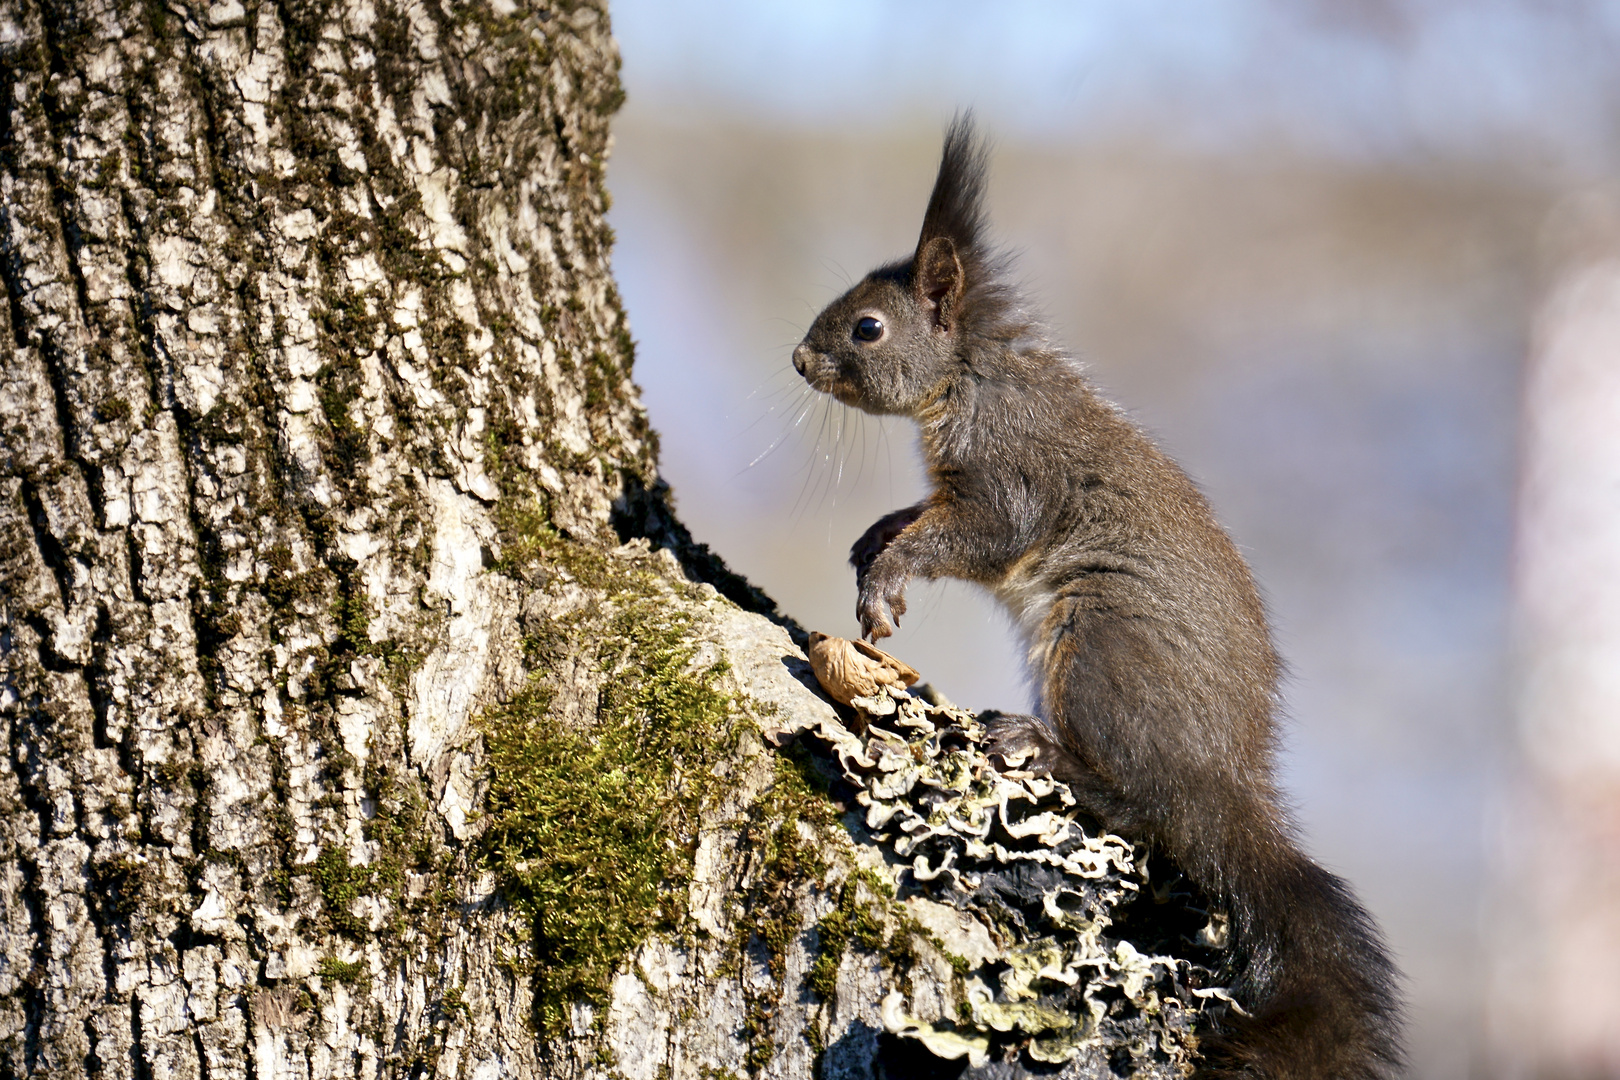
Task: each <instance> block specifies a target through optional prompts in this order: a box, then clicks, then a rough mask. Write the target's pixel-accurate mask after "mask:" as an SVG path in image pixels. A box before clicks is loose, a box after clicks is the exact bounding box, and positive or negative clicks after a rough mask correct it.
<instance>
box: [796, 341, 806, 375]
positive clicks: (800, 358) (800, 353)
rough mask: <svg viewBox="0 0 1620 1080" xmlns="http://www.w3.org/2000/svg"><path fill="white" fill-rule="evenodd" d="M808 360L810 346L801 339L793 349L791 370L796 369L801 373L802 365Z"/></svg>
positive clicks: (802, 372)
mask: <svg viewBox="0 0 1620 1080" xmlns="http://www.w3.org/2000/svg"><path fill="white" fill-rule="evenodd" d="M809 362H810V346H808V345H806V344H805V343H804V342H802V341H801V342H799V344H798V345H797V346H796V347H795V348H794V350H793V370H794V371H797V372H798V373H799V374H800V375H803V374H804V366H805V365H806V364H808V363H809Z"/></svg>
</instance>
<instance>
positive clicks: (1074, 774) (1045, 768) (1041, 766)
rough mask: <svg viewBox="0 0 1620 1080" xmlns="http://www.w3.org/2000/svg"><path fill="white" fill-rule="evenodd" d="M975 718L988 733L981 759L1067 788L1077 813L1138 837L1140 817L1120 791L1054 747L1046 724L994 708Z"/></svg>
mask: <svg viewBox="0 0 1620 1080" xmlns="http://www.w3.org/2000/svg"><path fill="white" fill-rule="evenodd" d="M979 719H980V720H981V721H983V723H984V724H985V726H986V728H987V729H988V730H987V732H986V734H985V739H984V752H985V755H986V756H987V757H991V758H995V759H997V761H998V765H999V767H1001V768H1010V769H1018V770H1020V771H1023V772H1029V773H1034V774H1035V775H1036V776H1049V777H1051V778H1052V779H1053V780H1061V781H1062V782H1063V783H1065V784H1067V785H1069V790H1070V791H1071V792H1072V793H1073V794H1074V797H1075V800H1076V801H1077V802H1079V804H1080V806H1081V808H1083V809H1084V810H1085V811H1086V812H1087V813H1088V814H1090V815H1091V816H1092V817H1094V818H1096V819H1097V821H1098V823H1099V824H1101V825H1102V826H1103V827H1104V828H1106V829H1108V830H1110V831H1111V832H1119V833H1124V834H1126V835H1134V834H1136V833H1139V832H1140V830H1141V827H1142V822H1141V821H1140V818H1141V815H1140V814H1139V813H1137V812H1136V811H1135V810H1133V809H1132V807H1131V805H1130V803H1129V802H1128V801H1127V800H1126V799H1125V798H1124V796H1123V795H1122V793H1121V792H1120V790H1119V788H1117V787H1116V786H1115V785H1113V784H1111V783H1110V782H1109V781H1108V780H1107V779H1106V778H1105V777H1103V776H1102V775H1101V774H1099V773H1098V772H1097V771H1096V770H1095V769H1093V768H1091V767H1090V766H1089V765H1087V764H1086V763H1085V762H1083V761H1081V760H1080V759H1079V758H1078V757H1076V756H1075V754H1074V752H1073V751H1071V750H1069V749H1068V748H1067V747H1066V746H1064V745H1063V744H1062V743H1061V742H1059V741H1058V739H1057V737H1056V736H1055V735H1054V734H1053V731H1052V726H1051V725H1050V724H1049V723H1047V722H1046V721H1045V720H1042V719H1041V718H1040V717H1038V716H1030V715H1028V714H1027V713H1004V712H1001V711H999V710H997V709H985V710H984V711H983V712H981V713H979ZM1014 762H1017V764H1014Z"/></svg>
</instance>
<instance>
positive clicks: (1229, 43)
mask: <svg viewBox="0 0 1620 1080" xmlns="http://www.w3.org/2000/svg"><path fill="white" fill-rule="evenodd" d="M613 18H614V28H615V32H616V34H617V35H618V37H619V39H620V41H621V43H622V46H623V50H624V54H625V58H626V61H627V63H626V70H625V79H626V83H627V86H628V88H629V91H630V93H631V94H632V95H638V94H646V95H650V96H653V97H656V98H658V99H659V100H660V101H661V102H662V103H664V104H670V103H677V104H690V105H691V106H692V107H695V108H703V109H714V108H716V107H723V108H726V109H730V110H739V111H743V112H747V113H754V114H759V115H763V116H765V117H769V118H770V119H772V120H774V121H776V122H794V121H798V122H804V123H809V124H817V125H821V124H825V123H827V122H828V121H829V120H839V121H842V122H847V123H852V124H860V123H872V124H874V125H883V124H887V123H891V122H892V121H893V120H895V119H897V118H901V117H905V116H907V115H908V114H917V113H921V114H926V115H928V116H929V117H931V118H932V117H934V116H936V115H941V114H948V113H949V112H950V110H951V109H952V108H954V107H955V106H957V105H965V104H973V105H975V106H976V107H978V108H979V109H980V110H981V111H982V112H984V113H985V114H987V118H988V119H990V120H992V121H993V122H994V126H995V127H996V128H997V130H1001V131H1005V132H1017V133H1019V134H1026V135H1042V136H1047V137H1051V136H1054V135H1063V134H1069V133H1073V134H1076V135H1083V134H1087V133H1092V132H1107V131H1109V130H1110V129H1118V128H1131V127H1135V126H1138V125H1141V124H1144V123H1147V124H1149V125H1151V126H1152V127H1154V128H1156V129H1159V130H1161V131H1162V130H1166V129H1169V130H1172V131H1174V133H1175V134H1176V135H1177V136H1178V137H1180V138H1184V139H1188V140H1192V141H1203V140H1220V141H1223V142H1224V141H1227V140H1230V139H1232V138H1243V137H1248V136H1276V135H1281V136H1283V137H1284V138H1286V139H1288V140H1290V141H1294V142H1296V143H1299V144H1301V146H1302V148H1305V149H1311V150H1316V151H1330V152H1344V153H1352V154H1359V153H1419V154H1426V153H1436V152H1438V153H1455V152H1459V151H1460V152H1465V153H1466V152H1470V151H1472V150H1477V149H1480V148H1481V147H1482V146H1485V145H1489V144H1494V143H1498V142H1500V141H1501V140H1503V139H1514V140H1524V141H1527V142H1530V143H1533V144H1535V145H1537V146H1538V147H1539V148H1540V150H1541V151H1542V152H1543V153H1546V154H1550V155H1551V156H1552V157H1554V158H1557V159H1559V160H1561V161H1568V162H1569V163H1571V164H1577V165H1579V164H1587V165H1593V164H1607V163H1608V162H1609V161H1610V160H1611V158H1612V157H1613V156H1614V155H1615V152H1616V148H1617V146H1620V107H1617V104H1620V3H1615V2H1613V0H1426V2H1405V3H1402V2H1400V0H1316V2H1294V3H1288V4H1285V3H1283V2H1282V0H1199V2H1197V3H1188V2H1187V0H1091V2H1068V3H1061V2H1056V0H1010V2H1004V3H998V4H995V5H987V4H982V3H964V2H961V0H945V2H939V0H934V2H929V3H922V2H916V0H888V2H875V3H873V2H868V3H862V2H857V0H821V2H818V3H786V2H757V0H697V2H688V3H681V4H670V3H668V2H667V0H617V2H616V3H615V4H614V5H613Z"/></svg>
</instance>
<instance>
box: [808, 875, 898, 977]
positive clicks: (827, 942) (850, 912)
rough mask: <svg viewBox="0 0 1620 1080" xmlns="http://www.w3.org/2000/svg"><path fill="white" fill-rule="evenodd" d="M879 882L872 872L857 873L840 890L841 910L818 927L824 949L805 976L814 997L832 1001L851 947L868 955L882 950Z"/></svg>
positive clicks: (820, 921) (839, 902)
mask: <svg viewBox="0 0 1620 1080" xmlns="http://www.w3.org/2000/svg"><path fill="white" fill-rule="evenodd" d="M876 879H877V875H876V874H873V873H871V871H857V872H855V873H853V874H851V875H850V876H849V877H847V878H845V879H844V884H843V886H842V887H841V888H840V889H839V890H838V906H837V907H835V908H833V910H831V911H829V912H828V913H827V914H826V915H823V916H822V917H821V919H820V920H819V921H818V922H817V923H816V940H817V942H819V943H820V947H819V951H818V953H817V956H816V961H815V963H814V964H812V965H811V966H810V972H809V974H808V975H806V976H805V985H806V986H808V987H809V988H810V990H811V992H812V993H814V994H816V995H818V996H820V997H823V998H830V997H832V995H833V991H834V990H835V989H836V988H837V985H838V968H839V966H840V965H841V964H842V963H843V961H844V954H845V953H846V952H848V951H849V947H850V945H851V944H854V945H858V946H860V947H861V948H863V949H865V950H866V951H868V952H877V951H878V950H879V949H880V948H882V946H883V924H882V922H880V921H879V919H878V917H877V912H876V911H875V905H874V903H873V896H874V894H879V888H878V884H877V880H876ZM884 884H887V883H886V882H885V883H884ZM891 891H892V890H891Z"/></svg>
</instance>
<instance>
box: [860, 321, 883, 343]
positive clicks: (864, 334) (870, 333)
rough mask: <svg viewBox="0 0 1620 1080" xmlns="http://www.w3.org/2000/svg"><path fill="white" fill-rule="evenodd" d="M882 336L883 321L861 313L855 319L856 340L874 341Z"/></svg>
mask: <svg viewBox="0 0 1620 1080" xmlns="http://www.w3.org/2000/svg"><path fill="white" fill-rule="evenodd" d="M882 336H883V322H882V320H881V319H874V318H872V316H870V315H863V316H861V317H860V318H859V319H857V320H856V321H855V339H856V340H857V341H876V340H877V339H878V338H880V337H882Z"/></svg>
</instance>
